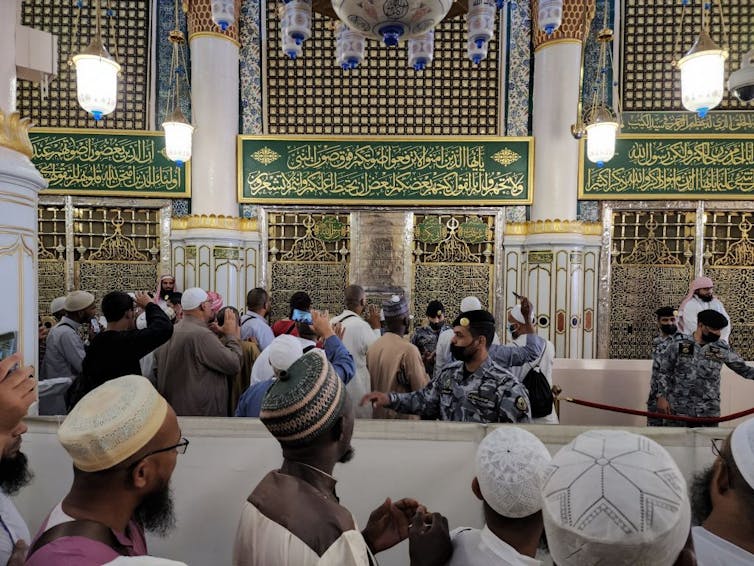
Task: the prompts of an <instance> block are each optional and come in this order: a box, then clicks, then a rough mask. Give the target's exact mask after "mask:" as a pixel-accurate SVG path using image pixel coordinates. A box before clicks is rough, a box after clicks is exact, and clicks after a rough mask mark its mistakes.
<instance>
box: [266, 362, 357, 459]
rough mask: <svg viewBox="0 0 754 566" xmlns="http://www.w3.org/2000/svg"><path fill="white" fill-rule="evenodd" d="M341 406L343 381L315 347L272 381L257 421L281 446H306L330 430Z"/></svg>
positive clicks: (343, 393) (342, 402) (343, 400)
mask: <svg viewBox="0 0 754 566" xmlns="http://www.w3.org/2000/svg"><path fill="white" fill-rule="evenodd" d="M344 403H345V388H344V386H343V382H342V381H341V380H340V378H339V377H338V375H337V374H336V373H335V370H334V369H333V367H332V366H331V365H330V363H329V362H328V361H327V358H326V357H325V353H324V352H323V351H322V350H320V349H318V348H314V349H313V350H310V351H309V352H307V353H306V354H304V355H303V356H301V357H300V358H299V359H298V360H296V361H295V362H294V363H293V364H292V365H291V366H290V367H289V368H288V371H287V372H286V373H285V375H280V376H279V377H278V379H277V380H275V382H273V384H272V386H271V387H270V389H269V390H268V391H267V394H266V395H265V396H264V401H263V402H262V411H261V413H260V414H259V418H260V419H261V421H262V423H264V426H266V427H267V430H269V431H270V432H271V433H272V435H273V436H274V437H275V438H277V439H278V442H280V444H282V445H284V446H305V445H307V444H310V443H311V442H312V441H314V440H315V439H317V438H318V437H319V436H320V435H322V434H323V433H325V432H327V431H328V430H330V429H331V428H332V427H333V425H334V424H335V423H336V421H337V420H338V419H339V418H340V416H341V415H342V414H343V406H344Z"/></svg>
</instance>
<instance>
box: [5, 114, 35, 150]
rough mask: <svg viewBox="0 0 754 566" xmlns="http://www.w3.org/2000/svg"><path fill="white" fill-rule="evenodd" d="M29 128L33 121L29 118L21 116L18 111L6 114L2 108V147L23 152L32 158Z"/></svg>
mask: <svg viewBox="0 0 754 566" xmlns="http://www.w3.org/2000/svg"><path fill="white" fill-rule="evenodd" d="M29 128H31V122H30V121H29V119H28V118H21V115H20V114H19V113H18V112H9V113H8V114H6V113H5V112H3V111H2V110H0V147H7V148H8V149H12V150H13V151H17V152H19V153H23V154H24V155H25V156H26V157H28V158H29V159H31V156H32V153H33V149H32V146H31V140H30V139H29Z"/></svg>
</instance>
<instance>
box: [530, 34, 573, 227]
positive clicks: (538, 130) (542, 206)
mask: <svg viewBox="0 0 754 566" xmlns="http://www.w3.org/2000/svg"><path fill="white" fill-rule="evenodd" d="M580 56H581V46H580V45H579V44H577V43H554V44H552V45H548V44H545V45H542V46H540V48H539V49H538V50H537V51H536V52H535V55H534V104H533V118H532V119H533V131H534V154H535V156H536V158H535V161H534V203H533V204H532V207H531V216H532V219H533V220H548V219H550V220H554V219H556V218H557V219H561V220H575V219H576V202H577V195H578V190H577V183H578V164H579V144H578V142H577V141H576V140H575V139H574V138H573V136H572V135H571V125H572V124H573V123H574V122H575V121H576V107H577V104H578V96H579V68H580V65H581V59H580Z"/></svg>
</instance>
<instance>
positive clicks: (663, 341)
mask: <svg viewBox="0 0 754 566" xmlns="http://www.w3.org/2000/svg"><path fill="white" fill-rule="evenodd" d="M677 334H679V333H678V332H676V334H675V335H677ZM675 335H673V336H665V335H660V336H656V337H655V338H654V340H652V346H653V347H654V350H653V351H652V377H650V379H649V397H648V398H647V411H649V412H651V413H654V412H656V411H657V379H658V377H657V373H658V372H659V371H660V356H661V355H662V353H663V352H664V351H665V350H666V349H667V347H668V346H669V345H670V343H671V342H672V341H673V338H674V336H675ZM675 422H676V421H666V420H664V419H653V418H650V417H647V426H676V425H675Z"/></svg>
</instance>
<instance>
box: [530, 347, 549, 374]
mask: <svg viewBox="0 0 754 566" xmlns="http://www.w3.org/2000/svg"><path fill="white" fill-rule="evenodd" d="M545 352H547V342H545V347H544V348H542V353H541V354H539V357H538V358H537V363H536V365H535V364H532V366H531V367H530V368H529V369H536V370H537V371H539V366H541V365H542V358H544V357H545Z"/></svg>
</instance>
